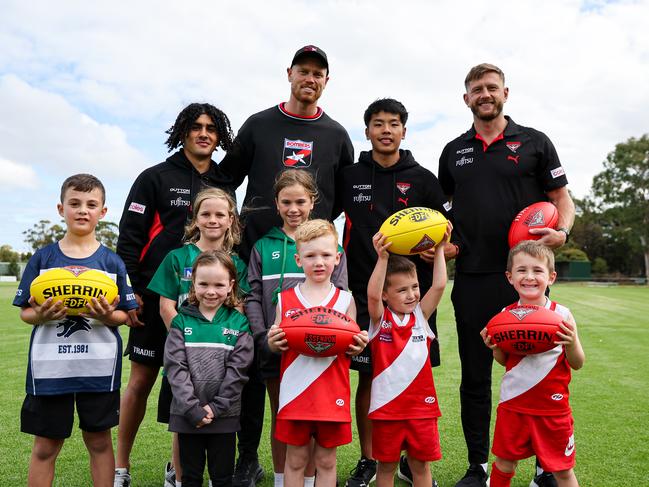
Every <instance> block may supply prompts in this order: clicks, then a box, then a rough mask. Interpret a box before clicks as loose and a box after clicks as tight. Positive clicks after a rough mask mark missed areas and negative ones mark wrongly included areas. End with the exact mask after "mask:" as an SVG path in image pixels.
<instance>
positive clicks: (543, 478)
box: [530, 472, 557, 487]
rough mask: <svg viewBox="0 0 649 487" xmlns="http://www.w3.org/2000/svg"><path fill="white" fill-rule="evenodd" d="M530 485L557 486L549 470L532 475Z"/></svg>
mask: <svg viewBox="0 0 649 487" xmlns="http://www.w3.org/2000/svg"><path fill="white" fill-rule="evenodd" d="M530 487H557V481H556V479H555V478H554V475H552V473H550V472H543V473H541V474H539V475H535V476H534V480H532V481H531V482H530Z"/></svg>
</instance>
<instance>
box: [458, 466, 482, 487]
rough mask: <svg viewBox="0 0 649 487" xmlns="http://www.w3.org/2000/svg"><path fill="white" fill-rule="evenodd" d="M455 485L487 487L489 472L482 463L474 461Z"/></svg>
mask: <svg viewBox="0 0 649 487" xmlns="http://www.w3.org/2000/svg"><path fill="white" fill-rule="evenodd" d="M455 487H487V473H486V472H485V471H484V468H482V466H481V465H479V464H477V463H472V464H471V465H469V468H468V470H467V471H466V473H465V474H464V477H462V479H461V480H460V481H459V482H458V483H457V484H455Z"/></svg>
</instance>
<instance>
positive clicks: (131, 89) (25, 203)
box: [0, 0, 649, 250]
mask: <svg viewBox="0 0 649 487" xmlns="http://www.w3.org/2000/svg"><path fill="white" fill-rule="evenodd" d="M647 19H649V1H647V0H645V1H619V2H615V1H613V2H606V1H577V0H561V1H559V0H550V1H544V2H537V1H534V2H532V1H520V0H519V1H500V2H479V1H461V2H458V1H407V0H402V1H398V2H396V1H391V2H386V1H382V0H371V1H369V0H368V1H364V0H357V1H304V2H288V1H283V2H281V1H271V0H267V1H263V2H262V1H250V0H248V1H246V2H224V1H204V2H199V1H187V2H177V1H174V2H170V1H169V2H164V1H130V2H124V1H111V2H100V1H97V2H87V1H60V2H58V1H57V2H51V1H33V0H32V1H29V2H26V1H7V0H4V1H3V2H2V10H1V13H0V46H1V47H0V194H2V195H3V198H2V200H3V201H5V203H2V204H0V244H5V243H8V244H10V245H12V246H13V247H14V248H15V249H19V250H28V248H27V246H26V245H25V244H24V242H23V236H22V231H23V230H26V229H28V228H30V227H31V226H32V225H33V224H34V223H35V222H36V221H38V220H40V219H49V220H51V221H57V220H58V215H57V213H56V203H57V200H58V191H59V188H60V185H61V183H62V181H63V180H64V179H65V178H66V177H67V176H69V175H71V174H74V173H78V172H90V173H93V174H95V175H97V176H98V177H100V178H101V179H102V181H103V182H104V184H105V185H106V188H107V191H108V200H107V205H108V214H107V216H106V219H107V220H110V221H115V222H118V221H119V217H120V215H121V210H122V206H123V204H124V199H125V197H126V194H127V193H128V190H129V188H130V186H131V184H132V182H133V180H134V179H135V177H136V176H137V175H138V174H139V172H140V171H142V170H143V169H144V168H146V167H147V166H149V165H152V164H154V163H157V162H159V161H161V160H163V159H164V158H165V157H166V147H165V146H164V141H165V138H166V137H165V134H164V131H165V130H166V129H167V128H168V127H169V126H170V125H171V123H172V122H173V120H174V119H175V116H176V115H177V113H178V112H179V111H180V110H181V109H182V108H183V107H184V106H185V105H187V104H188V103H191V102H193V101H204V102H209V103H212V104H214V105H216V106H218V107H219V108H221V109H223V110H224V111H225V112H226V113H227V114H228V116H229V117H230V120H231V121H232V125H233V128H234V130H235V132H236V131H237V130H238V129H239V127H240V126H241V124H242V123H243V122H244V121H245V119H246V118H247V117H248V116H249V115H251V114H252V113H254V112H257V111H260V110H262V109H264V108H267V107H269V106H271V105H273V104H276V103H278V102H280V101H285V100H286V99H287V98H288V94H289V85H288V83H287V80H286V67H287V66H288V64H289V63H290V60H291V58H292V56H293V54H294V52H295V51H296V50H297V49H298V48H299V47H301V46H303V45H305V44H316V45H318V46H319V47H321V48H322V49H324V50H325V51H326V52H327V54H328V56H329V63H330V69H331V73H330V80H329V84H328V85H327V88H326V89H325V92H324V95H323V97H322V98H321V99H320V105H321V106H322V107H323V108H324V110H325V111H326V112H327V113H328V114H329V115H330V116H332V117H333V118H334V119H336V120H338V121H339V122H340V123H342V124H343V125H344V126H345V127H346V128H347V130H348V131H349V133H350V136H351V138H352V140H353V142H354V146H355V149H356V154H358V152H359V151H361V150H367V148H368V143H367V141H366V140H365V137H364V135H363V128H364V126H363V119H362V115H363V111H364V109H365V108H366V107H367V105H368V104H369V103H370V102H371V101H373V100H374V99H376V98H380V97H385V96H390V97H394V98H397V99H398V100H400V101H402V102H403V103H404V104H405V106H406V108H407V109H408V110H409V112H410V118H409V120H408V134H407V138H406V140H405V141H404V143H403V144H402V147H403V148H408V149H411V150H412V151H413V153H414V155H415V158H416V159H417V160H418V161H419V162H420V163H421V164H422V165H424V166H426V167H428V168H429V169H431V170H432V171H433V172H434V173H437V161H438V157H439V154H440V152H441V150H442V148H443V147H444V144H445V143H446V142H448V141H449V140H451V139H453V138H455V137H456V136H458V135H459V134H460V133H462V132H464V131H466V130H468V129H469V127H470V124H471V114H470V111H469V110H468V109H467V108H466V106H465V105H464V103H463V101H462V93H463V80H464V76H465V75H466V72H467V71H468V69H469V68H470V67H471V66H473V65H475V64H478V63H480V62H491V63H494V64H497V65H498V66H500V67H501V68H502V69H503V71H504V72H505V75H506V84H507V86H509V88H510V96H509V101H508V102H507V104H506V105H505V113H507V114H508V115H510V116H511V117H512V118H513V119H514V120H516V122H518V123H519V124H522V125H526V126H531V127H534V128H536V129H538V130H541V131H543V132H545V133H546V134H547V135H548V136H549V137H550V138H551V140H552V141H553V142H554V144H555V146H556V148H557V150H558V152H559V156H560V158H561V160H562V162H563V165H564V167H565V168H566V172H567V174H568V178H569V181H570V185H569V188H570V189H571V190H572V191H573V193H575V194H576V195H577V196H580V197H581V196H584V195H586V194H587V192H588V191H589V189H590V185H591V181H592V177H593V176H594V175H595V174H596V173H597V172H599V171H601V169H602V161H603V160H604V159H605V157H606V154H607V153H608V152H610V151H611V150H613V149H614V147H615V144H616V143H618V142H621V141H625V140H626V139H628V138H629V137H638V136H640V135H642V134H643V133H646V132H649V126H648V125H649V124H648V123H647V120H648V113H649V90H648V89H647V87H648V86H649V29H648V28H647ZM220 157H221V154H220V153H219V154H217V160H220Z"/></svg>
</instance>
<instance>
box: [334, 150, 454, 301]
mask: <svg viewBox="0 0 649 487" xmlns="http://www.w3.org/2000/svg"><path fill="white" fill-rule="evenodd" d="M399 152H400V155H401V157H400V159H399V161H398V162H397V163H396V164H395V165H393V166H391V167H388V168H384V167H382V166H380V165H379V164H378V163H377V162H375V161H374V160H373V159H372V152H371V151H370V152H361V154H360V157H359V159H358V163H356V164H354V165H353V166H349V167H346V168H345V169H344V170H343V173H342V181H341V184H340V187H339V195H340V198H341V200H342V205H343V211H344V212H345V217H346V224H345V234H344V238H343V247H344V249H345V253H346V254H347V275H348V279H349V289H350V290H351V291H352V292H353V293H354V294H355V295H356V294H358V293H363V294H367V282H368V281H369V279H370V275H371V274H372V271H373V270H374V264H375V263H376V251H375V250H374V247H373V246H372V237H373V236H374V234H375V233H376V232H378V230H379V227H380V226H381V224H382V223H383V221H384V220H385V219H386V218H387V217H388V216H390V215H391V214H392V213H395V212H396V211H399V210H403V209H404V208H408V207H413V206H424V207H427V208H432V209H434V210H437V211H440V212H441V213H443V214H444V215H445V216H446V217H448V214H447V212H446V210H445V209H444V206H443V205H444V203H445V202H446V198H445V197H444V193H443V192H442V188H441V186H440V185H439V181H437V178H436V177H435V175H434V174H433V173H432V172H430V171H429V170H428V169H426V168H424V167H422V166H420V165H419V164H418V163H417V162H416V161H415V159H414V158H413V157H412V154H411V153H410V151H408V150H400V151H399ZM411 259H412V260H413V262H415V264H416V265H417V275H418V276H419V285H420V286H421V292H422V296H423V294H424V293H425V292H426V290H428V288H429V287H430V285H431V282H432V278H433V275H432V270H431V268H430V266H429V265H428V264H426V263H425V262H424V261H423V260H421V259H420V258H419V257H412V258H411Z"/></svg>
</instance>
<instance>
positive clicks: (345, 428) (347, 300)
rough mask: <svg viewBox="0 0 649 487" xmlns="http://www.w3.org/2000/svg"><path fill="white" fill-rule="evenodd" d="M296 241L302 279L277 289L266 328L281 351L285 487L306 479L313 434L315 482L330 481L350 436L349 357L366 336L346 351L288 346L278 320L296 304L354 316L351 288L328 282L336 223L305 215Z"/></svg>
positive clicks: (279, 434)
mask: <svg viewBox="0 0 649 487" xmlns="http://www.w3.org/2000/svg"><path fill="white" fill-rule="evenodd" d="M295 244H296V247H297V253H296V254H295V260H296V262H297V265H298V266H300V267H302V268H303V269H304V275H305V281H304V282H303V283H301V284H298V285H297V286H295V287H294V288H292V289H288V290H286V291H282V292H281V293H280V294H279V301H278V303H277V313H276V317H275V323H274V324H273V326H272V327H271V328H270V329H269V330H268V347H269V348H270V350H272V351H273V352H282V361H281V366H280V386H279V408H278V412H277V422H276V424H275V438H277V439H278V440H279V441H282V442H284V443H286V444H287V449H286V466H285V468H284V485H285V487H302V486H303V485H304V468H305V467H306V465H307V462H308V460H309V454H310V443H311V437H314V439H315V450H314V459H315V466H316V469H317V472H318V485H319V486H320V487H334V486H335V485H336V447H338V446H340V445H344V444H347V443H350V442H351V441H352V430H351V421H352V418H351V412H350V407H349V400H350V385H349V365H350V357H351V356H352V355H358V354H359V353H361V352H362V350H363V349H364V348H365V346H366V345H367V342H368V338H367V332H366V331H362V332H360V333H358V334H357V335H356V336H355V337H354V341H355V344H353V345H350V346H349V350H348V351H347V353H346V354H340V355H336V356H333V357H308V356H306V355H302V354H299V353H297V352H295V351H293V350H290V349H289V348H288V346H287V341H286V339H285V334H284V332H283V331H282V329H281V328H280V327H279V324H280V322H281V321H282V318H283V317H286V316H289V315H291V314H292V313H294V312H296V311H298V310H301V309H306V308H311V307H314V306H325V307H327V308H332V309H335V310H336V311H340V312H341V313H345V314H347V315H348V316H350V317H351V318H352V319H356V307H355V305H354V299H353V298H352V296H351V293H349V292H348V291H343V290H341V289H338V288H336V287H335V286H334V285H333V284H332V283H331V274H332V273H333V270H334V267H335V266H336V265H337V264H338V262H339V260H340V254H339V253H338V234H337V232H336V229H335V227H334V226H333V225H332V224H331V223H330V222H328V221H326V220H310V221H307V222H305V223H303V224H302V225H300V226H299V227H298V229H297V231H296V233H295Z"/></svg>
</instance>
